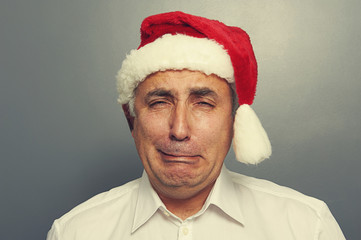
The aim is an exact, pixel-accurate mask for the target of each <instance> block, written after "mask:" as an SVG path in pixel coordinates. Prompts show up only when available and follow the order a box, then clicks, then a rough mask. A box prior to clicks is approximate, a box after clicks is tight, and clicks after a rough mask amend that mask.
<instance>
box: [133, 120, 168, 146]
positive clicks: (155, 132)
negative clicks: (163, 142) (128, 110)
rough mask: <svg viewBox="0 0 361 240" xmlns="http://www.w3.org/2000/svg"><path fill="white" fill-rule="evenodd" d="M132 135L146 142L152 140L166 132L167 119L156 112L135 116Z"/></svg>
mask: <svg viewBox="0 0 361 240" xmlns="http://www.w3.org/2000/svg"><path fill="white" fill-rule="evenodd" d="M134 122H135V124H134V131H133V133H134V134H133V137H135V138H137V139H141V140H143V141H144V140H145V141H146V142H152V141H153V142H154V141H156V140H157V139H159V138H161V137H162V136H164V135H166V134H167V126H168V124H167V120H166V118H165V117H164V116H159V115H156V114H143V115H140V116H139V117H136V119H135V121H134Z"/></svg>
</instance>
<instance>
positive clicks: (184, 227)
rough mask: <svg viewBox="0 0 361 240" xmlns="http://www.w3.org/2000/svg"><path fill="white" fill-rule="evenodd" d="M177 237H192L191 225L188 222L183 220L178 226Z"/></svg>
mask: <svg viewBox="0 0 361 240" xmlns="http://www.w3.org/2000/svg"><path fill="white" fill-rule="evenodd" d="M178 239H181V240H190V239H192V225H191V224H190V223H188V222H184V223H182V224H181V225H180V226H179V230H178Z"/></svg>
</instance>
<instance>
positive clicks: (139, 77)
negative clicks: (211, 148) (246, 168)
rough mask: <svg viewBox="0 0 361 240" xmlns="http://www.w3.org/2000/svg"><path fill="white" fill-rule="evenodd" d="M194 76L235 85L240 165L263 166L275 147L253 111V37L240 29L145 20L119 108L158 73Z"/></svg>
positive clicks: (173, 18)
mask: <svg viewBox="0 0 361 240" xmlns="http://www.w3.org/2000/svg"><path fill="white" fill-rule="evenodd" d="M182 69H188V70H194V71H201V72H203V73H205V74H207V75H209V74H215V75H217V76H219V77H220V78H223V79H225V80H226V81H228V82H229V83H230V84H235V86H236V92H237V96H238V103H239V105H240V106H239V107H238V109H237V112H236V115H235V121H234V136H233V149H234V152H235V154H236V158H237V160H238V161H240V162H243V163H246V164H257V163H259V162H261V161H262V160H264V159H266V158H268V157H269V156H270V155H271V144H270V142H269V139H268V136H267V134H266V132H265V130H264V129H263V127H262V125H261V123H260V121H259V119H258V117H257V115H256V114H255V112H254V111H253V110H252V108H251V107H250V105H251V104H252V103H253V99H254V96H255V93H256V85H257V62H256V58H255V56H254V53H253V49H252V45H251V42H250V39H249V36H248V35H247V33H246V32H245V31H243V30H242V29H240V28H238V27H232V26H227V25H225V24H223V23H221V22H219V21H216V20H210V19H206V18H203V17H198V16H194V15H190V14H186V13H183V12H170V13H163V14H158V15H154V16H150V17H147V18H146V19H144V21H143V22H142V25H141V43H140V45H139V47H138V49H136V50H132V51H131V52H130V53H129V54H128V55H127V57H126V59H125V60H124V61H123V63H122V67H121V69H120V70H119V72H118V75H117V88H118V92H119V98H118V102H119V103H121V104H127V103H129V101H130V100H131V99H133V97H134V96H133V94H134V89H135V88H136V87H137V86H138V84H139V83H140V82H142V81H143V80H145V78H146V77H147V76H148V75H150V74H152V73H155V72H158V71H165V70H182Z"/></svg>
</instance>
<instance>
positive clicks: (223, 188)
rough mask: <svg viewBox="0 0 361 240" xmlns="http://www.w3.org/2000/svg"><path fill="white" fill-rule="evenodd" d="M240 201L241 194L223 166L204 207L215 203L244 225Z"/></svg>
mask: <svg viewBox="0 0 361 240" xmlns="http://www.w3.org/2000/svg"><path fill="white" fill-rule="evenodd" d="M241 201H242V199H241V196H240V194H239V193H237V189H236V186H235V184H234V183H233V181H232V178H231V175H230V173H229V170H228V169H227V168H226V167H225V166H223V167H222V170H221V173H220V175H219V177H218V179H217V181H216V183H215V185H214V187H213V190H212V192H211V193H210V196H209V197H208V199H207V201H206V202H205V207H207V208H208V206H209V205H215V206H217V207H218V208H220V209H221V210H222V211H223V212H224V213H226V214H227V215H228V216H230V217H231V218H233V219H234V220H236V221H237V222H239V223H240V224H242V225H244V216H243V213H242V210H241V207H240V202H241Z"/></svg>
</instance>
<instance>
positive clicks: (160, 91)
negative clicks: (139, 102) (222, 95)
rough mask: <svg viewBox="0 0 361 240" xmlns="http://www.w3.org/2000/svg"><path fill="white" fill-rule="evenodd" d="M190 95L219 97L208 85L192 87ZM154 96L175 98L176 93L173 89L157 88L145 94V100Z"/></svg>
mask: <svg viewBox="0 0 361 240" xmlns="http://www.w3.org/2000/svg"><path fill="white" fill-rule="evenodd" d="M189 95H191V96H195V97H206V96H210V97H213V98H218V94H217V93H216V92H215V91H213V90H212V89H210V88H208V87H200V88H191V89H190V90H189ZM152 97H169V98H174V93H172V91H171V90H166V89H164V88H157V89H154V90H152V91H150V92H148V93H147V95H146V96H145V100H146V101H149V100H150V98H152Z"/></svg>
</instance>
